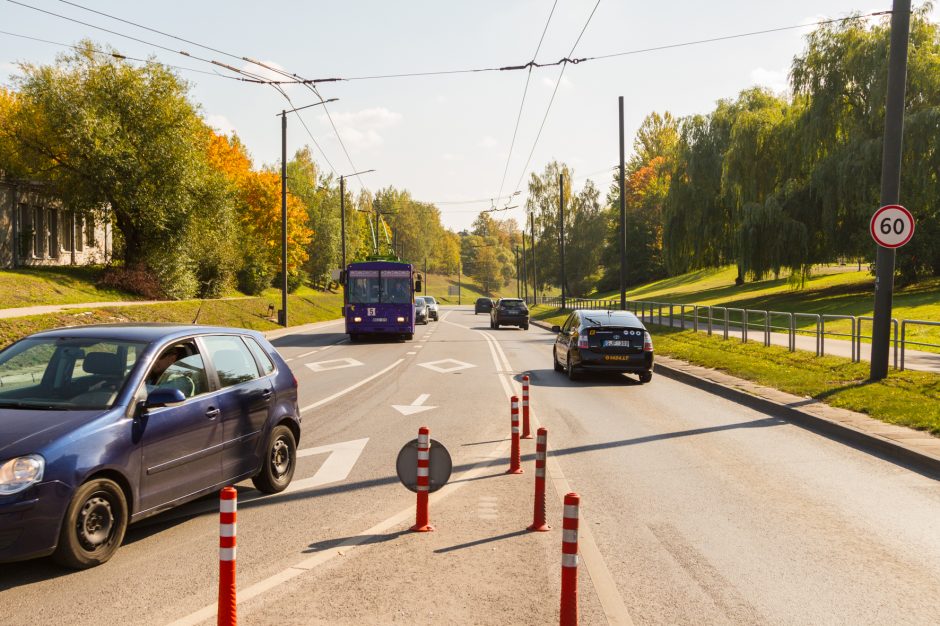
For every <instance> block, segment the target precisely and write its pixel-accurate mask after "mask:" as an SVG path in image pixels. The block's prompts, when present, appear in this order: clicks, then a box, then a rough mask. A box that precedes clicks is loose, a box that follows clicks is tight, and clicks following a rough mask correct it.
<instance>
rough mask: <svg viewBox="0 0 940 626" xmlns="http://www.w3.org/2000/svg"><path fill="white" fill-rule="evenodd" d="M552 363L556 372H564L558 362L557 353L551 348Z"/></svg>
mask: <svg viewBox="0 0 940 626" xmlns="http://www.w3.org/2000/svg"><path fill="white" fill-rule="evenodd" d="M552 361H553V362H554V365H555V371H556V372H564V371H565V368H563V367H562V366H561V363H559V362H558V351H557V350H556V349H555V348H552Z"/></svg>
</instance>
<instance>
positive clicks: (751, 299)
mask: <svg viewBox="0 0 940 626" xmlns="http://www.w3.org/2000/svg"><path fill="white" fill-rule="evenodd" d="M736 275H737V270H736V269H735V268H734V267H724V268H720V269H706V270H698V271H695V272H690V273H688V274H682V275H680V276H674V277H671V278H665V279H663V280H659V281H655V282H652V283H648V284H645V285H641V286H638V287H635V288H632V289H630V290H628V291H627V298H628V299H630V300H648V301H657V302H672V303H676V304H701V305H711V306H727V307H734V308H741V309H744V308H746V309H759V310H769V311H789V312H796V311H799V312H803V313H818V314H826V315H853V316H867V317H871V315H872V312H873V306H874V278H873V277H872V276H871V274H870V273H869V272H868V270H867V269H864V270H862V271H858V270H857V269H856V267H855V266H821V267H817V268H815V269H814V274H813V276H811V277H810V278H809V279H808V280H807V281H806V282H805V284H804V285H803V286H802V287H795V286H794V285H792V284H790V283H789V282H788V280H787V279H786V278H778V279H767V280H762V281H756V282H747V283H745V284H743V285H740V286H739V285H735V284H734V279H735V276H736ZM592 297H597V298H608V297H617V294H616V293H613V292H608V293H603V294H596V295H594V296H592ZM690 314H691V313H690ZM892 315H893V316H894V317H895V318H897V319H898V320H901V319H917V320H928V321H940V278H928V279H925V280H922V281H919V282H918V283H916V284H913V285H908V286H906V287H903V288H895V291H894V303H893V308H892ZM731 318H732V319H734V320H737V319H739V315H738V314H736V313H732V314H731ZM782 321H783V319H782V318H780V319H775V320H774V324H782ZM810 324H813V322H811V321H810V320H808V319H799V320H798V324H797V325H798V326H800V327H804V328H805V327H806V326H808V325H810ZM850 330H851V327H850V322H849V321H848V320H832V321H827V322H826V331H827V332H830V331H831V332H833V333H843V334H848V333H849V331H850ZM862 330H863V332H864V333H868V334H870V333H871V322H870V321H866V322H864V323H863V329H862ZM908 339H909V340H910V341H919V342H923V343H933V344H940V327H929V326H910V327H909V328H908ZM914 348H916V349H920V350H930V351H934V352H940V347H935V348H930V347H921V346H914Z"/></svg>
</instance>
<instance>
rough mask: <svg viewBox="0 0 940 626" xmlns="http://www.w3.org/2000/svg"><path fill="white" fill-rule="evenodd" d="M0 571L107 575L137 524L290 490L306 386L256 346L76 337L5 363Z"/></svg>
mask: <svg viewBox="0 0 940 626" xmlns="http://www.w3.org/2000/svg"><path fill="white" fill-rule="evenodd" d="M0 382H2V386H0V563H3V562H7V561H15V560H21V559H27V558H31V557H39V556H44V555H47V554H52V555H53V558H54V559H55V560H56V561H57V562H58V563H60V564H63V565H66V566H68V567H72V568H78V569H81V568H86V567H92V566H94V565H98V564H100V563H104V562H105V561H107V560H108V559H109V558H110V557H111V556H112V555H113V554H114V552H115V550H117V549H118V547H119V546H120V545H121V542H122V541H123V539H124V533H125V530H126V529H127V526H128V524H129V523H133V522H136V521H138V520H141V519H144V518H145V517H149V516H151V515H154V514H156V513H159V512H161V511H165V510H167V509H169V508H171V507H175V506H178V505H180V504H183V503H184V502H188V501H190V500H194V499H196V498H198V497H200V496H203V495H205V494H208V493H213V492H216V491H218V490H219V489H221V488H222V487H223V486H225V485H232V484H235V483H237V482H239V481H241V480H244V479H246V478H251V480H252V481H253V482H254V485H255V487H257V488H258V489H260V490H261V491H262V492H264V493H277V492H279V491H283V490H284V489H285V488H286V487H287V486H288V485H289V484H290V482H291V478H292V477H293V474H294V466H295V464H296V459H297V442H298V441H299V438H300V410H299V409H298V406H297V379H296V378H294V375H293V374H292V373H291V371H290V368H289V367H288V366H287V363H285V362H284V360H283V359H282V358H281V357H280V355H279V354H278V353H277V351H276V350H275V349H274V347H273V346H272V345H271V344H270V343H268V342H267V341H266V340H265V338H264V337H263V336H262V335H261V334H260V333H257V332H253V331H248V330H243V329H235V328H216V327H207V326H181V325H169V324H149V325H102V326H79V327H74V328H62V329H59V330H53V331H46V332H42V333H37V334H35V335H31V336H29V337H26V338H25V339H21V340H20V341H18V342H16V343H14V344H13V345H11V346H10V347H8V348H6V349H5V350H3V351H2V352H0Z"/></svg>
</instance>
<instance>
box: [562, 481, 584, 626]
mask: <svg viewBox="0 0 940 626" xmlns="http://www.w3.org/2000/svg"><path fill="white" fill-rule="evenodd" d="M580 502H581V498H580V496H578V494H576V493H567V494H565V519H564V522H563V524H562V528H563V530H562V536H561V620H560V622H559V623H560V624H561V626H577V623H578V505H579V504H580Z"/></svg>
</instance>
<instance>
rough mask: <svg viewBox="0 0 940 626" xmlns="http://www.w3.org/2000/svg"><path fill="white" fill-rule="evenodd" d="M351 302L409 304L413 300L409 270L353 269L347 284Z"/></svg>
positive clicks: (348, 296)
mask: <svg viewBox="0 0 940 626" xmlns="http://www.w3.org/2000/svg"><path fill="white" fill-rule="evenodd" d="M346 293H347V298H348V302H349V303H351V304H375V303H389V304H407V303H409V302H411V301H412V297H413V292H412V291H411V272H410V271H408V270H382V271H379V270H351V271H350V272H349V281H348V285H347V292H346Z"/></svg>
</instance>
